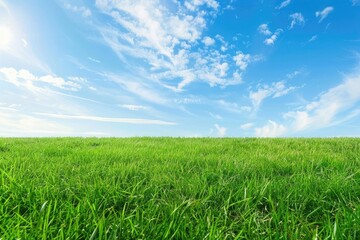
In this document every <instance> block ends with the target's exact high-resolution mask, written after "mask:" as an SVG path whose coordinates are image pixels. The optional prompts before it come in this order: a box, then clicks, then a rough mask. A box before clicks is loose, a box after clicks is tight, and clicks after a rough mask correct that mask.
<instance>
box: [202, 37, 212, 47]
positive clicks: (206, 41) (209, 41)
mask: <svg viewBox="0 0 360 240" xmlns="http://www.w3.org/2000/svg"><path fill="white" fill-rule="evenodd" d="M202 42H203V43H204V44H205V46H211V45H214V44H215V40H214V39H213V38H211V37H208V36H206V37H204V38H203V40H202Z"/></svg>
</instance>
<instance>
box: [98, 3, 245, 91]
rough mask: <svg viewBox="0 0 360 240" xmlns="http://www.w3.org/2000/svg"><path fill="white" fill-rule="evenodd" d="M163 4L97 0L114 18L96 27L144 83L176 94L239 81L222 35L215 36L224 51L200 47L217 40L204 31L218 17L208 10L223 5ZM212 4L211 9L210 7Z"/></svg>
mask: <svg viewBox="0 0 360 240" xmlns="http://www.w3.org/2000/svg"><path fill="white" fill-rule="evenodd" d="M163 3H164V2H162V1H160V0H153V1H145V0H139V1H130V0H126V1H121V2H116V1H110V0H97V1H96V6H97V7H98V8H99V9H100V11H102V12H103V13H105V14H108V15H109V16H110V17H111V18H112V19H113V21H114V22H113V24H111V23H110V24H108V25H106V26H105V25H101V26H99V27H98V29H99V30H100V32H101V35H102V37H103V39H104V41H105V44H107V45H108V46H109V47H110V48H112V50H113V51H114V52H115V53H116V54H117V56H118V58H119V59H120V61H122V63H123V64H126V65H127V69H128V70H129V71H132V72H134V73H136V74H139V73H141V74H142V75H141V76H140V77H141V78H142V79H144V82H147V83H149V84H152V85H154V84H159V85H161V86H162V87H165V88H167V89H170V90H172V91H175V92H181V91H183V89H184V88H185V87H186V86H187V85H189V84H190V83H192V82H194V81H203V82H206V83H208V84H209V85H210V86H212V87H215V86H220V87H226V86H229V85H236V84H239V83H241V82H242V79H241V73H240V72H238V70H237V69H236V68H235V63H234V62H233V61H232V56H230V55H229V54H224V53H223V52H225V51H226V50H227V49H228V47H229V46H228V43H227V42H226V41H224V39H223V38H222V37H221V36H220V35H216V36H215V38H216V39H217V40H218V41H219V42H220V43H221V50H220V49H219V50H217V49H215V48H206V47H205V48H202V47H199V42H201V41H203V42H204V44H206V45H212V44H213V41H215V40H214V38H212V37H211V36H207V37H204V38H203V36H202V35H203V32H204V30H205V29H206V27H207V22H208V20H211V19H213V18H214V17H215V15H212V14H211V13H210V12H211V11H212V12H213V11H215V12H216V11H217V10H216V9H217V8H218V6H219V4H218V3H217V2H216V1H214V0H207V1H205V0H194V1H185V3H184V4H183V3H182V2H180V1H176V2H175V1H169V2H166V4H163ZM205 7H207V8H205ZM208 8H211V9H212V10H211V11H210V12H209V11H206V10H209V9H208ZM129 62H137V64H129ZM150 82H151V83H150ZM157 87H158V86H157Z"/></svg>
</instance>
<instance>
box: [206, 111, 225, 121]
mask: <svg viewBox="0 0 360 240" xmlns="http://www.w3.org/2000/svg"><path fill="white" fill-rule="evenodd" d="M209 114H210V116H211V117H213V118H215V119H218V120H221V119H223V118H222V116H220V115H219V114H214V113H211V112H210V113H209Z"/></svg>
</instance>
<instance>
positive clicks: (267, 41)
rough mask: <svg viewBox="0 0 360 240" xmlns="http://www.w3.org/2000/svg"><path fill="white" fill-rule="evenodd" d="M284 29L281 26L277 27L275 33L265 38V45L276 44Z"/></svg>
mask: <svg viewBox="0 0 360 240" xmlns="http://www.w3.org/2000/svg"><path fill="white" fill-rule="evenodd" d="M282 31H283V30H282V29H281V28H279V29H277V30H276V31H275V33H274V34H273V35H271V37H269V38H267V39H265V40H264V43H265V45H268V46H270V45H274V43H275V42H276V40H277V39H278V37H279V35H280V33H281V32H282Z"/></svg>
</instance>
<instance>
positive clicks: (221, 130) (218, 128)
mask: <svg viewBox="0 0 360 240" xmlns="http://www.w3.org/2000/svg"><path fill="white" fill-rule="evenodd" d="M214 127H215V129H216V133H217V135H218V136H219V137H224V136H225V135H226V131H227V128H226V127H222V126H220V125H219V124H214Z"/></svg>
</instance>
